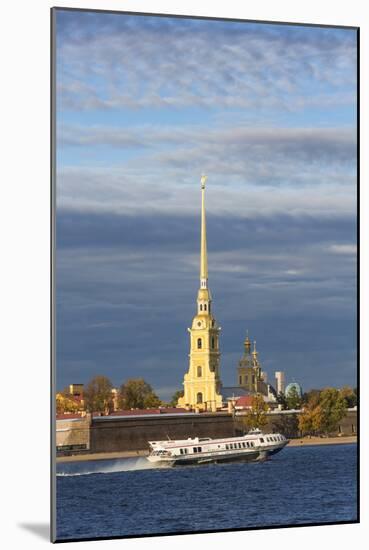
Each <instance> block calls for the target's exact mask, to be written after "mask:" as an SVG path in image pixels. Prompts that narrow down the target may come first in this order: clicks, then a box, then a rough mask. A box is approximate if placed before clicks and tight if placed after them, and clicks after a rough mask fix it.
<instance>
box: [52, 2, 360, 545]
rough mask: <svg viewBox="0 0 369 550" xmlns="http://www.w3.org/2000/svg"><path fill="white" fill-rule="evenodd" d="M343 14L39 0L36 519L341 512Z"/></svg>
mask: <svg viewBox="0 0 369 550" xmlns="http://www.w3.org/2000/svg"><path fill="white" fill-rule="evenodd" d="M358 33H359V30H358V29H357V28H352V27H333V26H317V25H315V26H313V25H305V24H289V23H270V22H268V23H267V22H255V21H242V20H231V19H215V18H211V17H203V18H194V17H187V16H186V17H178V16H170V15H154V14H133V13H124V12H107V11H93V10H77V9H68V8H54V9H53V10H52V197H53V204H52V221H53V223H52V243H53V255H52V276H53V277H52V302H53V304H52V326H53V334H52V336H53V337H52V350H53V353H52V417H53V424H52V531H53V534H52V539H53V540H54V541H58V542H62V541H78V540H88V539H108V538H124V537H141V536H152V535H158V536H159V535H175V534H185V533H204V532H214V531H234V530H248V529H256V528H259V529H260V528H270V527H287V526H295V527H296V526H303V525H305V526H306V525H322V526H324V525H326V524H335V523H355V522H357V521H358V501H357V478H358V462H357V425H358V419H357V407H358V390H357V357H356V353H357V335H356V334H357V331H356V324H357V300H356V293H357V275H356V270H357V261H356V257H357V248H356V247H357V238H356V237H357V221H358V220H357V189H358V182H357V150H358V144H357V136H358V131H357V127H358V120H357V112H358V110H357V108H358V107H357V106H358V94H357V84H358V72H357V58H358Z"/></svg>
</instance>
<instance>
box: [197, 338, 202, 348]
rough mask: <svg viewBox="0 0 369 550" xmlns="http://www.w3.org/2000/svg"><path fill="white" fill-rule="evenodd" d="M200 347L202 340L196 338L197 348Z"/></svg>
mask: <svg viewBox="0 0 369 550" xmlns="http://www.w3.org/2000/svg"><path fill="white" fill-rule="evenodd" d="M201 348H202V340H201V338H198V339H197V349H201Z"/></svg>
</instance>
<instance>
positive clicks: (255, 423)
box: [242, 393, 268, 430]
mask: <svg viewBox="0 0 369 550" xmlns="http://www.w3.org/2000/svg"><path fill="white" fill-rule="evenodd" d="M267 410H268V406H267V404H266V403H265V401H264V398H263V396H262V395H261V394H260V393H257V394H255V395H253V396H252V400H251V408H250V409H249V410H248V411H247V412H246V415H245V416H244V417H242V418H243V423H244V425H245V427H246V428H247V430H251V429H252V428H259V429H261V428H263V427H264V426H265V424H266V423H267V418H266V411H267Z"/></svg>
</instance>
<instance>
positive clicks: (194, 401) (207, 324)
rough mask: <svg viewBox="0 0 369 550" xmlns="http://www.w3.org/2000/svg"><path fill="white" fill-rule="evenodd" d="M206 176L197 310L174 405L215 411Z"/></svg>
mask: <svg viewBox="0 0 369 550" xmlns="http://www.w3.org/2000/svg"><path fill="white" fill-rule="evenodd" d="M206 179H207V176H202V177H201V246H200V288H199V290H198V293H197V314H196V315H195V317H194V318H193V321H192V325H191V328H189V329H188V332H189V334H190V354H189V359H190V360H189V369H188V372H187V373H186V374H185V375H184V382H183V386H184V395H183V397H181V398H180V399H179V400H178V405H179V406H181V407H184V406H190V407H192V408H199V409H201V410H210V411H216V410H217V408H221V406H222V396H221V394H220V389H221V381H220V375H219V368H220V351H219V333H220V330H221V328H220V326H219V325H218V323H217V321H216V320H215V317H214V316H213V313H212V299H211V293H210V290H209V287H208V259H207V245H206V219H205V184H206Z"/></svg>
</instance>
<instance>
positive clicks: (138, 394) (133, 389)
mask: <svg viewBox="0 0 369 550" xmlns="http://www.w3.org/2000/svg"><path fill="white" fill-rule="evenodd" d="M161 404H162V403H161V401H160V399H159V397H158V396H157V395H156V394H155V393H154V390H153V389H152V387H151V386H150V384H148V383H147V382H145V380H144V379H143V378H131V379H130V380H127V381H126V382H124V383H123V384H122V385H121V387H120V389H119V406H120V407H122V408H123V409H149V408H153V407H159V406H160V405H161Z"/></svg>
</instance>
